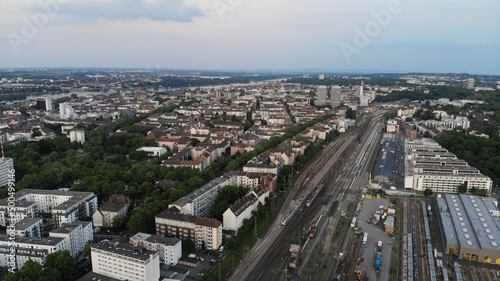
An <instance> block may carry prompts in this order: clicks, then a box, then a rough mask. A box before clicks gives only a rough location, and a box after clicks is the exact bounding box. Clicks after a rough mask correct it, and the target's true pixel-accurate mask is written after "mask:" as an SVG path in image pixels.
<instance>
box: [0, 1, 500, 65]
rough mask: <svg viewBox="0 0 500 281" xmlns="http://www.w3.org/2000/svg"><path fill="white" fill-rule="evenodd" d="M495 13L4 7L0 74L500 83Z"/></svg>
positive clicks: (384, 8) (406, 7)
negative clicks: (257, 73) (484, 79)
mask: <svg viewBox="0 0 500 281" xmlns="http://www.w3.org/2000/svg"><path fill="white" fill-rule="evenodd" d="M430 7H432V8H430ZM499 10H500V3H499V2H498V1H494V0H485V1H482V3H481V5H477V4H476V3H472V2H469V1H464V0H460V1H458V2H456V1H455V2H453V4H451V2H448V1H447V2H441V3H435V2H431V1H429V0H425V1H418V2H417V1H410V0H389V1H387V0H384V1H382V0H377V1H370V2H369V3H364V4H363V7H361V8H360V7H359V4H357V3H343V2H338V1H334V2H329V1H324V0H315V1H313V2H308V3H307V4H306V3H304V2H300V1H298V0H290V1H283V0H277V1H271V2H270V1H267V2H264V1H263V0H254V1H245V0H214V1H204V0H186V1H182V0H173V1H157V0H144V1H132V0H127V1H119V2H118V1H114V0H93V1H83V0H73V1H68V0H43V1H40V2H34V1H30V0H21V1H15V0H7V1H3V2H2V3H0V11H1V12H0V14H1V16H0V42H1V43H0V54H2V55H0V68H23V67H28V68H31V67H35V68H44V67H98V68H99V67H106V68H141V69H215V70H269V71H272V70H285V69H287V70H294V69H297V70H304V69H325V70H349V69H356V70H363V69H366V70H382V71H387V72H440V73H445V72H458V73H471V74H492V75H500V64H499V62H500V55H499V54H498V52H497V50H498V49H499V47H500V37H499V36H496V34H498V33H499V31H500V28H499V27H500V22H499V21H500V20H499V19H498V17H496V12H497V11H499ZM475 15H481V16H475Z"/></svg>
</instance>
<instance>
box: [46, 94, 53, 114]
mask: <svg viewBox="0 0 500 281" xmlns="http://www.w3.org/2000/svg"><path fill="white" fill-rule="evenodd" d="M45 111H52V99H51V98H50V97H45Z"/></svg>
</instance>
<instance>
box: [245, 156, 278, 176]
mask: <svg viewBox="0 0 500 281" xmlns="http://www.w3.org/2000/svg"><path fill="white" fill-rule="evenodd" d="M281 168H282V164H281V163H280V162H279V161H278V160H275V161H271V160H270V158H269V156H268V155H267V154H265V153H262V154H260V155H258V156H256V157H254V158H252V159H251V160H250V161H248V162H247V163H246V164H245V165H243V172H248V173H268V174H275V175H279V174H280V172H281Z"/></svg>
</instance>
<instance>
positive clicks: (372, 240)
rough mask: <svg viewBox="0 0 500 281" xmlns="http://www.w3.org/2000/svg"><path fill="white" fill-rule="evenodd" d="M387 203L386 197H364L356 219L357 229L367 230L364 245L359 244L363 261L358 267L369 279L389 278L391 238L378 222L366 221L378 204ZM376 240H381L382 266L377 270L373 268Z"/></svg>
mask: <svg viewBox="0 0 500 281" xmlns="http://www.w3.org/2000/svg"><path fill="white" fill-rule="evenodd" d="M389 205H391V202H390V201H389V200H387V199H383V198H381V199H375V198H373V199H365V200H364V201H363V206H362V208H361V212H360V214H359V217H358V220H357V221H358V222H357V226H358V228H360V230H359V231H360V232H361V233H363V232H368V240H367V242H366V245H362V246H361V250H360V256H362V258H363V262H362V263H360V264H359V266H358V269H359V270H361V271H363V272H364V274H365V275H366V276H367V277H368V280H370V281H371V280H389V272H390V267H391V255H392V245H393V239H392V237H391V236H389V235H388V234H386V233H385V232H384V231H383V227H381V225H380V224H378V225H373V223H370V224H369V223H368V220H370V218H373V214H374V213H375V211H377V210H379V208H380V206H389ZM372 220H373V219H372ZM382 225H383V223H382ZM378 241H382V244H383V246H382V250H381V252H382V266H381V267H380V270H379V271H378V272H377V270H375V255H376V253H377V243H378Z"/></svg>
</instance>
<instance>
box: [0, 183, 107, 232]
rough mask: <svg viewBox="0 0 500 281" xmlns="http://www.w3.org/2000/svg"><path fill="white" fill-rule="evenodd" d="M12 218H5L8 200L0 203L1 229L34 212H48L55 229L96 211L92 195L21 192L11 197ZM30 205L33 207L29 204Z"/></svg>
mask: <svg viewBox="0 0 500 281" xmlns="http://www.w3.org/2000/svg"><path fill="white" fill-rule="evenodd" d="M14 197H15V208H16V210H17V209H19V211H16V213H15V217H13V218H9V217H8V213H7V210H8V207H9V206H8V201H7V199H2V200H0V224H1V225H2V226H5V224H8V223H7V220H9V219H10V220H11V223H17V221H19V220H21V219H23V218H25V217H29V218H33V217H35V216H36V215H38V213H52V219H53V222H54V225H55V226H56V227H58V226H60V225H61V224H62V223H72V222H75V221H77V220H84V219H86V218H88V217H91V216H92V215H93V214H94V212H95V211H96V210H97V196H96V195H95V194H94V193H92V192H78V191H60V190H42V189H23V190H20V191H18V192H16V194H15V196H14ZM33 203H34V208H33V207H32V204H33Z"/></svg>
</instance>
